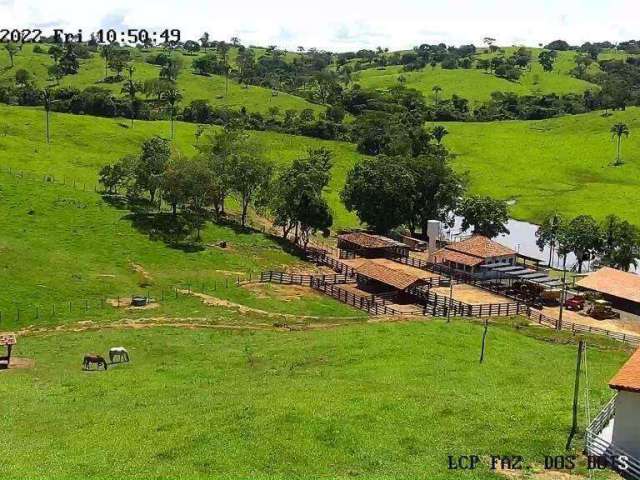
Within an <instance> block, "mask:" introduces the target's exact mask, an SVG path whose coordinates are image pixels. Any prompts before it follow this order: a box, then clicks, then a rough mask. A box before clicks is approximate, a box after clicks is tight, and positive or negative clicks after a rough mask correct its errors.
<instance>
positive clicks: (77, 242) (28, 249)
mask: <svg viewBox="0 0 640 480" xmlns="http://www.w3.org/2000/svg"><path fill="white" fill-rule="evenodd" d="M0 218H4V219H5V222H3V228H2V237H1V238H0V253H1V256H0V258H1V268H0V281H1V282H2V284H3V285H5V288H4V290H3V292H2V295H1V296H0V311H2V312H4V316H3V317H2V324H3V326H4V327H7V325H8V324H7V322H10V323H11V324H12V326H16V325H17V326H24V325H25V324H30V323H36V324H42V323H50V322H55V321H56V320H55V318H52V312H51V308H52V307H51V304H52V303H58V307H57V312H56V315H57V318H58V319H60V315H64V317H65V318H67V319H73V318H77V315H76V316H75V317H74V316H73V315H68V313H74V312H75V313H76V314H77V313H78V312H77V310H79V308H78V307H79V306H80V304H82V302H84V300H85V299H89V300H90V302H91V307H92V308H95V303H96V300H97V299H100V298H115V297H116V296H121V297H130V296H131V295H133V294H144V293H145V291H146V288H144V287H141V285H144V284H146V283H149V284H150V285H151V286H150V290H151V294H152V295H153V296H155V297H156V298H158V297H160V291H161V290H163V289H166V291H167V294H168V293H169V292H170V291H171V287H173V286H175V285H182V286H185V287H186V285H187V283H191V284H192V285H193V288H194V289H195V290H198V291H200V290H201V289H202V287H201V286H202V285H203V284H204V285H205V288H206V289H207V290H208V291H211V289H212V284H213V283H214V282H216V283H217V284H218V285H219V286H221V285H224V284H225V280H228V281H230V283H231V284H233V283H234V282H235V280H236V278H237V277H238V276H240V277H242V278H243V279H245V278H248V273H249V272H250V271H251V272H253V276H254V277H253V278H255V274H256V272H260V271H265V270H283V269H285V268H288V267H291V266H296V265H299V264H301V262H300V261H299V260H297V258H296V257H293V256H292V255H289V254H287V253H285V252H284V251H283V250H282V248H281V246H280V245H279V244H278V243H277V242H275V241H273V240H272V239H270V238H269V237H267V236H265V235H262V234H260V233H248V232H243V231H240V230H238V229H235V228H231V227H227V226H221V225H216V224H211V223H210V224H208V225H207V226H206V228H205V229H204V231H203V233H202V244H203V245H205V246H206V245H211V246H209V247H205V248H203V249H201V250H199V251H191V250H190V249H179V248H172V247H170V246H168V245H167V244H166V243H165V242H163V241H162V240H160V239H156V237H157V235H154V231H153V230H151V227H150V225H149V223H148V222H146V221H145V218H144V217H142V216H139V217H136V218H134V217H131V216H130V215H129V212H128V211H126V210H122V209H118V208H115V207H113V206H110V205H109V204H107V203H105V201H104V200H103V199H102V198H101V197H100V196H99V195H98V194H96V193H93V192H83V191H78V190H74V189H73V188H70V187H68V186H61V185H51V184H43V183H36V182H30V181H27V180H22V179H16V178H14V177H11V176H9V175H6V174H0ZM220 241H226V242H227V245H228V246H227V248H226V249H221V248H217V247H214V246H213V245H215V244H217V243H218V242H220ZM136 265H138V266H140V267H142V268H143V269H144V270H145V271H146V276H145V275H142V274H141V273H139V271H137V268H139V267H136ZM307 268H308V266H307ZM294 293H296V292H294ZM298 293H300V294H299V295H293V296H287V297H286V298H287V299H286V300H283V298H282V297H281V296H280V294H279V293H278V291H277V290H274V289H273V288H269V287H263V288H257V289H256V288H247V287H243V288H237V287H234V288H222V287H219V288H217V289H216V291H215V292H212V294H213V295H215V296H216V297H221V298H226V299H229V300H231V301H234V302H239V303H241V304H245V305H249V306H253V307H256V308H260V309H265V310H267V311H273V312H286V313H293V314H299V315H308V314H310V315H329V316H359V315H361V314H360V312H358V311H356V310H354V309H351V308H350V307H347V306H345V305H343V304H341V303H338V302H335V301H334V300H332V299H330V298H328V297H325V296H322V295H320V294H317V293H316V292H313V291H311V290H304V291H301V292H298ZM70 300H73V302H74V303H76V304H77V305H76V309H75V310H74V312H67V311H66V310H67V308H66V307H65V306H64V304H63V303H64V302H65V301H70ZM171 300H172V303H175V302H174V301H173V300H174V299H173V298H171ZM13 305H15V307H14V306H13ZM33 305H40V306H41V307H40V309H41V313H42V316H40V317H36V315H35V313H34V307H33ZM179 307H180V306H177V307H176V306H174V307H172V308H174V309H175V308H179ZM16 308H20V310H22V315H21V317H20V321H19V323H18V318H17V315H16ZM184 308H185V309H187V310H184V309H183V311H181V312H180V313H181V314H182V315H185V313H186V315H193V314H194V312H193V311H189V310H188V308H192V306H191V307H190V306H189V305H187V306H185V307H184ZM187 312H188V313H187ZM100 313H101V315H102V314H103V313H104V314H105V315H106V314H108V312H106V313H105V312H100ZM154 313H157V312H154ZM200 314H201V312H200V313H198V315H200ZM91 315H94V313H91Z"/></svg>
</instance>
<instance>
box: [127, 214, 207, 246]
mask: <svg viewBox="0 0 640 480" xmlns="http://www.w3.org/2000/svg"><path fill="white" fill-rule="evenodd" d="M123 218H124V219H125V220H129V221H131V225H133V227H134V228H135V229H136V230H138V231H139V232H141V233H144V234H145V235H148V236H149V239H150V240H152V241H155V242H158V241H160V242H164V243H165V244H166V245H167V246H169V247H171V248H175V249H177V250H181V251H183V252H185V253H195V252H201V251H203V250H204V249H205V248H204V246H203V245H201V244H199V243H197V242H195V241H194V240H193V236H194V235H195V230H196V226H195V221H194V219H193V218H191V217H190V216H187V215H173V214H172V213H165V212H159V213H158V212H156V213H153V212H148V211H133V212H131V213H130V214H128V215H125V216H124V217H123Z"/></svg>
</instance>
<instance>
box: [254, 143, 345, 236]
mask: <svg viewBox="0 0 640 480" xmlns="http://www.w3.org/2000/svg"><path fill="white" fill-rule="evenodd" d="M331 165H332V161H331V152H330V151H328V150H326V149H324V148H321V149H318V150H309V153H308V156H307V157H306V158H301V159H296V160H294V161H293V163H292V164H291V165H290V166H289V167H288V168H286V169H284V170H283V171H282V172H281V173H280V174H279V175H278V177H277V178H276V180H275V181H274V182H273V185H272V186H271V188H270V189H269V190H266V191H265V193H266V194H267V196H268V199H266V201H265V202H263V203H266V204H268V206H269V207H270V209H271V211H272V213H273V215H274V225H276V226H279V227H281V228H282V234H283V237H284V238H287V236H288V235H289V232H291V230H292V229H295V238H294V241H295V242H296V243H297V242H298V240H299V239H300V238H301V239H302V241H303V244H304V245H305V247H306V244H307V242H308V240H309V237H310V235H312V234H313V233H315V232H317V231H318V230H323V231H326V230H327V229H328V228H329V227H330V226H331V223H332V222H333V218H332V215H331V212H330V210H329V207H328V205H327V203H326V201H325V200H324V198H323V197H322V195H323V192H324V189H325V188H326V187H327V185H328V184H329V180H330V178H331V176H330V171H331Z"/></svg>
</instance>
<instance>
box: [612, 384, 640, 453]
mask: <svg viewBox="0 0 640 480" xmlns="http://www.w3.org/2000/svg"><path fill="white" fill-rule="evenodd" d="M615 415H616V416H615V422H614V425H613V444H614V445H615V446H617V447H620V448H622V449H623V450H625V451H626V452H628V453H629V454H630V455H632V456H634V457H635V458H639V459H640V393H635V392H626V391H619V392H618V397H617V398H616V413H615Z"/></svg>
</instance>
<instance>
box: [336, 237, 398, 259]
mask: <svg viewBox="0 0 640 480" xmlns="http://www.w3.org/2000/svg"><path fill="white" fill-rule="evenodd" d="M338 248H339V249H340V250H341V253H342V252H343V251H344V252H348V253H351V254H352V255H357V256H360V257H364V258H385V257H389V256H396V257H407V256H408V255H409V246H408V245H406V244H404V243H401V242H398V241H396V240H393V239H392V238H387V237H383V236H382V235H373V234H370V233H364V232H351V233H345V234H342V235H338Z"/></svg>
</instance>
